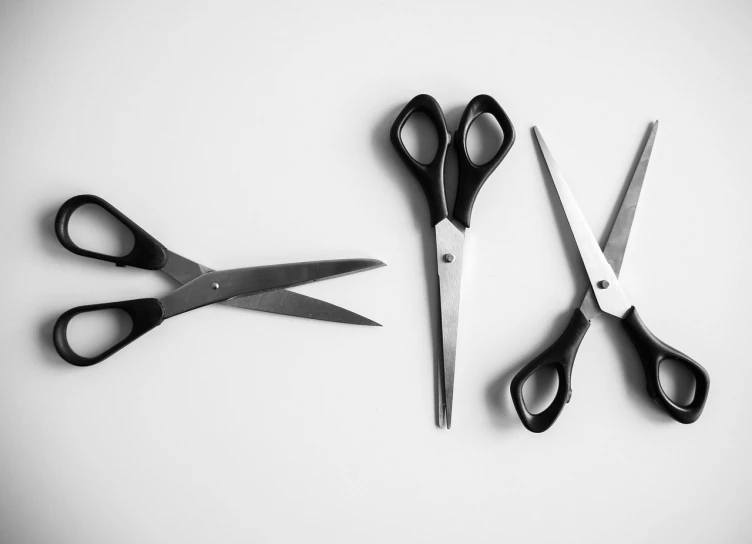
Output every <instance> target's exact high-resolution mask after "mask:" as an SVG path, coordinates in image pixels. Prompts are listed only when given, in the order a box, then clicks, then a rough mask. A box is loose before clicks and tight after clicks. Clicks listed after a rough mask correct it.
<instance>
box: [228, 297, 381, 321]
mask: <svg viewBox="0 0 752 544" xmlns="http://www.w3.org/2000/svg"><path fill="white" fill-rule="evenodd" d="M222 304H226V305H228V306H235V307H236V308H244V309H246V310H256V311H259V312H269V313H273V314H282V315H291V316H293V317H304V318H306V319H318V320H320V321H334V322H336V323H350V324H353V325H370V326H375V327H380V326H381V325H380V324H379V323H376V322H375V321H371V320H370V319H368V318H367V317H363V316H362V315H358V314H356V313H355V312H351V311H350V310H346V309H344V308H340V307H339V306H335V305H334V304H330V303H328V302H325V301H323V300H319V299H316V298H313V297H309V296H306V295H301V294H300V293H295V292H293V291H287V290H285V289H278V290H275V291H268V292H266V293H259V294H257V295H249V296H245V297H238V298H233V299H231V300H225V301H224V302H222Z"/></svg>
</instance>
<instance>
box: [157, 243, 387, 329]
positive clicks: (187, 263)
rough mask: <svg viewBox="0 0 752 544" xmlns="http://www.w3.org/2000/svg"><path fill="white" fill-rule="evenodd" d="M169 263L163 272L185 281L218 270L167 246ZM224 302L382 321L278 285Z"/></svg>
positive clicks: (355, 320) (272, 310)
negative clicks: (273, 288) (273, 289)
mask: <svg viewBox="0 0 752 544" xmlns="http://www.w3.org/2000/svg"><path fill="white" fill-rule="evenodd" d="M167 256H168V257H167V263H166V264H165V266H164V268H162V272H164V273H165V274H167V275H168V276H170V277H171V278H173V279H174V280H176V281H177V282H178V283H180V284H181V285H185V284H186V283H188V282H190V281H192V280H195V279H196V278H198V277H199V276H203V275H204V274H208V273H209V272H214V270H213V269H211V268H209V267H208V266H204V265H202V264H200V263H197V262H194V261H191V260H190V259H186V258H185V257H183V256H181V255H178V254H177V253H173V252H172V251H170V250H167ZM220 304H225V305H227V306H234V307H236V308H243V309H245V310H255V311H258V312H268V313H273V314H281V315H290V316H293V317H303V318H306V319H318V320H320V321H334V322H336V323H350V324H353V325H371V326H377V327H380V326H381V325H380V324H378V323H376V322H375V321H372V320H370V319H368V318H367V317H363V316H362V315H358V314H356V313H355V312H351V311H350V310H346V309H344V308H341V307H339V306H335V305H334V304H330V303H328V302H325V301H323V300H318V299H316V298H313V297H308V296H305V295H301V294H300V293H295V292H293V291H287V290H285V289H277V290H275V291H268V292H266V293H259V294H257V295H249V296H245V297H237V298H233V299H231V300H225V301H223V302H221V303H220Z"/></svg>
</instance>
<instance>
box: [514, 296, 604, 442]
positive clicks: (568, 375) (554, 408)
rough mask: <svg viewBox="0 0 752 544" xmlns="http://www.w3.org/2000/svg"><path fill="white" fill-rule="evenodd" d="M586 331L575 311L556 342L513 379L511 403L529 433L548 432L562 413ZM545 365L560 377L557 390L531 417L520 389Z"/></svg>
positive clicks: (586, 325)
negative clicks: (537, 412) (552, 397)
mask: <svg viewBox="0 0 752 544" xmlns="http://www.w3.org/2000/svg"><path fill="white" fill-rule="evenodd" d="M589 328H590V321H588V320H587V318H586V317H585V315H584V314H583V313H582V311H581V310H580V309H579V308H577V309H576V310H575V311H574V314H573V315H572V319H571V320H570V321H569V325H567V328H566V329H565V330H564V332H563V333H562V335H561V336H560V337H559V338H558V339H557V340H556V342H554V343H553V344H551V346H550V347H549V348H548V349H547V350H546V351H544V352H543V353H541V354H540V355H538V356H537V357H536V358H535V359H533V360H532V361H530V362H529V363H528V364H527V365H525V366H524V367H523V368H522V370H520V371H519V372H518V373H517V375H516V376H515V377H514V378H513V379H512V384H511V386H510V390H511V393H512V402H513V403H514V408H515V410H517V415H518V416H519V417H520V420H521V421H522V424H523V425H524V426H525V428H526V429H527V430H528V431H532V432H534V433H542V432H543V431H546V430H548V429H549V428H550V427H551V425H553V424H554V422H555V421H556V420H557V418H558V417H559V415H560V414H561V412H562V410H564V406H566V404H567V403H568V402H569V399H570V398H571V396H572V367H573V366H574V359H575V356H576V355H577V350H578V349H579V347H580V344H581V343H582V339H583V338H585V333H586V332H587V331H588V329H589ZM544 366H553V367H554V368H555V369H556V372H557V374H558V376H559V388H558V390H557V391H556V396H555V397H554V400H553V401H552V402H551V404H550V405H549V406H548V408H546V409H545V410H543V411H542V412H540V413H539V414H533V413H531V412H530V411H528V409H527V406H526V405H525V399H524V398H523V396H522V388H523V386H524V385H525V382H526V381H527V380H528V379H529V378H530V376H532V375H533V374H535V372H536V371H538V370H539V369H541V368H542V367H544Z"/></svg>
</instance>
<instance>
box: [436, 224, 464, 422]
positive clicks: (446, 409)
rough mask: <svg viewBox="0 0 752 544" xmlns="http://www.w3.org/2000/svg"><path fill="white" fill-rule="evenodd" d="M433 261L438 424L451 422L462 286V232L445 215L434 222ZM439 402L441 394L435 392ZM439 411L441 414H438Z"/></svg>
mask: <svg viewBox="0 0 752 544" xmlns="http://www.w3.org/2000/svg"><path fill="white" fill-rule="evenodd" d="M435 228H436V264H437V267H438V271H439V290H440V300H441V340H442V352H441V353H442V360H443V365H442V367H441V368H442V370H443V376H439V378H442V377H443V380H442V379H439V380H438V381H439V384H440V385H439V387H441V384H442V383H443V386H444V391H443V392H444V395H443V404H444V405H443V406H441V405H439V425H440V426H441V424H442V422H443V420H444V419H445V420H446V428H447V429H449V428H451V426H452V401H453V400H454V367H455V360H456V358H457V329H458V326H459V319H460V289H461V287H462V248H463V245H464V243H465V235H464V234H463V233H462V231H460V230H459V229H457V227H455V226H454V225H453V224H452V222H451V221H450V220H449V219H444V220H442V221H441V222H439V223H437V224H436V227H435ZM439 402H442V397H441V395H439ZM442 415H443V416H444V417H442Z"/></svg>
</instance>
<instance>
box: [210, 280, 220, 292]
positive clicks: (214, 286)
mask: <svg viewBox="0 0 752 544" xmlns="http://www.w3.org/2000/svg"><path fill="white" fill-rule="evenodd" d="M211 288H212V289H214V290H215V291H216V290H217V289H219V284H218V283H217V282H216V281H215V282H214V283H212V284H211Z"/></svg>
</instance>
